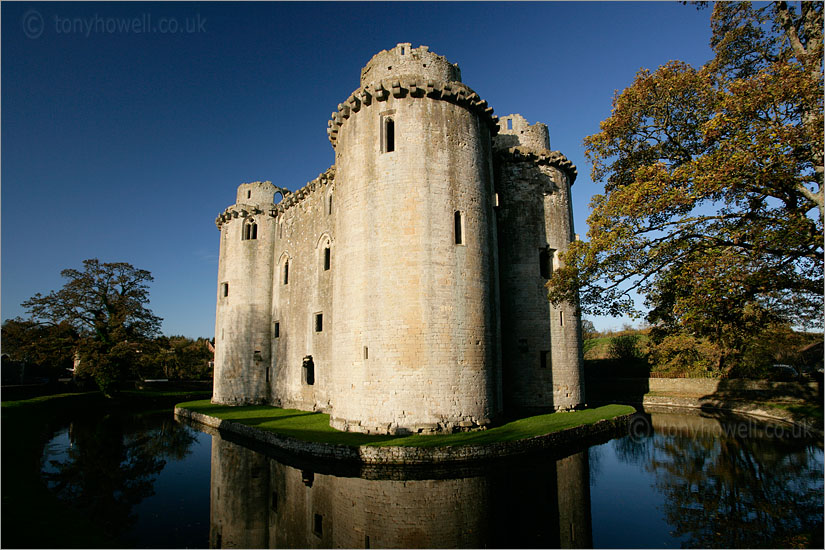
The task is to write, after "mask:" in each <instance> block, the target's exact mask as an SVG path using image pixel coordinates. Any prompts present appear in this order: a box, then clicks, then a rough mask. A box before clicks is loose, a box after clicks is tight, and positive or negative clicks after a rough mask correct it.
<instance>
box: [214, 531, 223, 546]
mask: <svg viewBox="0 0 825 550" xmlns="http://www.w3.org/2000/svg"><path fill="white" fill-rule="evenodd" d="M215 548H223V539H222V538H221V534H220V533H218V534H217V535H215Z"/></svg>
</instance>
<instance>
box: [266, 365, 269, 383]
mask: <svg viewBox="0 0 825 550" xmlns="http://www.w3.org/2000/svg"><path fill="white" fill-rule="evenodd" d="M266 383H267V384H269V367H266Z"/></svg>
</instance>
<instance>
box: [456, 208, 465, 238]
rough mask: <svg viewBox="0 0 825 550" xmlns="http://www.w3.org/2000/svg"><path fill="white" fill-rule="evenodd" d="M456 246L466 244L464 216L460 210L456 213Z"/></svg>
mask: <svg viewBox="0 0 825 550" xmlns="http://www.w3.org/2000/svg"><path fill="white" fill-rule="evenodd" d="M455 244H464V216H463V215H462V213H461V211H460V210H456V211H455Z"/></svg>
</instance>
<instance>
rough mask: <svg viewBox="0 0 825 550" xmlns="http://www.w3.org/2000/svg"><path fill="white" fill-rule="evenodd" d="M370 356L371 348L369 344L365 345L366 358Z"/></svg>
mask: <svg viewBox="0 0 825 550" xmlns="http://www.w3.org/2000/svg"><path fill="white" fill-rule="evenodd" d="M369 358H370V348H368V347H367V346H364V359H369Z"/></svg>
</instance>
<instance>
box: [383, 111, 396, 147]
mask: <svg viewBox="0 0 825 550" xmlns="http://www.w3.org/2000/svg"><path fill="white" fill-rule="evenodd" d="M393 151H395V121H394V120H393V119H392V117H385V118H384V152H385V153H392V152H393Z"/></svg>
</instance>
